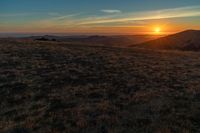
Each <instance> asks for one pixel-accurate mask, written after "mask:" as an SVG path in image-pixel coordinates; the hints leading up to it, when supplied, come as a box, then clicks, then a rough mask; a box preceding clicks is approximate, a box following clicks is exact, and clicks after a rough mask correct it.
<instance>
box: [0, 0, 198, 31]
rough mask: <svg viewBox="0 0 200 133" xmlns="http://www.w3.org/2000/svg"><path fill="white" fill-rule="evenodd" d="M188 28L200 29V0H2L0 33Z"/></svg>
mask: <svg viewBox="0 0 200 133" xmlns="http://www.w3.org/2000/svg"><path fill="white" fill-rule="evenodd" d="M158 29H159V30H158ZM187 29H196V30H198V29H200V0H0V33H68V34H156V33H159V34H170V33H174V32H179V31H183V30H187Z"/></svg>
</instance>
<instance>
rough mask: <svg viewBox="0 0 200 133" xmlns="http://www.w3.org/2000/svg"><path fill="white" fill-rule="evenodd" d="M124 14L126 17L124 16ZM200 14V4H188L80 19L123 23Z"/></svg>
mask: <svg viewBox="0 0 200 133" xmlns="http://www.w3.org/2000/svg"><path fill="white" fill-rule="evenodd" d="M124 16H126V17H124ZM194 16H200V6H188V7H180V8H172V9H163V10H156V11H145V12H134V13H123V14H120V15H118V16H114V17H112V16H111V17H109V18H106V19H96V20H92V19H91V20H87V21H82V22H81V24H82V25H91V24H105V23H119V22H121V23H123V22H128V21H145V20H158V19H170V18H184V17H194Z"/></svg>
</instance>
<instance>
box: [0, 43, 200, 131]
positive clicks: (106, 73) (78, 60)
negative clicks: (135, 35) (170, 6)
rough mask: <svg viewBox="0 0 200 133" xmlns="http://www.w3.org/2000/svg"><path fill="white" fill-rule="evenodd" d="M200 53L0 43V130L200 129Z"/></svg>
mask: <svg viewBox="0 0 200 133" xmlns="http://www.w3.org/2000/svg"><path fill="white" fill-rule="evenodd" d="M199 68H200V54H198V53H192V52H166V51H150V50H141V49H125V48H123V49H122V48H109V47H100V46H99V47H95V46H82V45H69V44H68V45H64V44H60V45H59V44H57V45H55V44H52V43H50V42H49V43H48V42H46V43H41V42H17V41H16V42H15V41H5V40H1V41H0V101H1V102H0V132H11V133H18V132H19V133H29V132H30V133H32V132H33V133H35V132H37V133H44V132H49V133H60V132H66V133H68V132H69V133H78V132H83V133H87V132H88V133H95V132H97V133H123V132H124V133H129V132H130V133H133V132H134V133H199V132H200V69H199Z"/></svg>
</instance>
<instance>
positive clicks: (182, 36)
mask: <svg viewBox="0 0 200 133" xmlns="http://www.w3.org/2000/svg"><path fill="white" fill-rule="evenodd" d="M131 46H132V47H134V46H137V47H144V48H151V49H172V50H186V51H187V50H188V51H199V50H200V31H199V30H186V31H183V32H180V33H176V34H173V35H169V36H166V37H161V38H159V39H156V40H152V41H147V42H145V43H141V44H139V45H131Z"/></svg>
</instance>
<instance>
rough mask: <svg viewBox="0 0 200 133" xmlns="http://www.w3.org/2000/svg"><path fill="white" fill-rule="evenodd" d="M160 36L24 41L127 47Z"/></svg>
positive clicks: (42, 37)
mask: <svg viewBox="0 0 200 133" xmlns="http://www.w3.org/2000/svg"><path fill="white" fill-rule="evenodd" d="M159 37H161V36H152V35H118V36H99V35H95V36H52V35H45V36H32V37H26V38H25V39H32V40H35V41H58V42H67V43H82V44H91V45H95V44H98V45H99V44H100V45H104V46H120V47H123V46H125V47H126V46H129V45H134V44H138V43H143V42H146V41H150V40H154V39H157V38H159Z"/></svg>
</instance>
